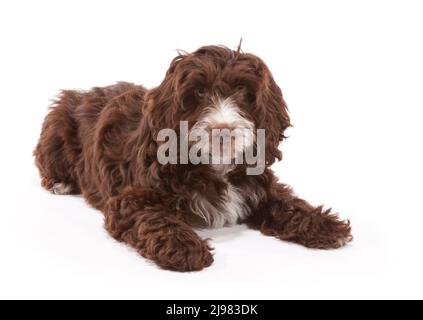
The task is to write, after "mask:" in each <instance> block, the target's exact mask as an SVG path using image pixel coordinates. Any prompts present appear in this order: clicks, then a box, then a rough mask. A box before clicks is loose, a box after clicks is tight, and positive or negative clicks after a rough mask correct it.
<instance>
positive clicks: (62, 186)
mask: <svg viewBox="0 0 423 320" xmlns="http://www.w3.org/2000/svg"><path fill="white" fill-rule="evenodd" d="M71 191H72V186H71V185H68V184H66V183H55V184H54V186H53V188H51V192H53V193H54V194H58V195H65V194H70V193H71Z"/></svg>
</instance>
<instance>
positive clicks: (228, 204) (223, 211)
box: [190, 183, 250, 228]
mask: <svg viewBox="0 0 423 320" xmlns="http://www.w3.org/2000/svg"><path fill="white" fill-rule="evenodd" d="M190 206H191V210H192V212H193V213H195V214H196V215H198V216H200V217H202V218H203V219H204V220H205V221H206V222H207V225H208V226H209V227H211V228H222V227H224V226H230V225H234V224H236V223H237V222H238V220H239V219H243V218H246V217H247V216H248V214H249V212H250V209H249V207H248V205H247V204H246V202H245V198H244V196H243V195H242V194H241V192H240V190H238V189H237V188H235V187H234V186H233V185H232V184H230V183H228V185H227V191H226V194H225V195H224V197H222V200H221V202H220V203H219V204H218V205H213V204H211V203H210V202H209V201H208V200H207V199H206V198H205V197H204V196H202V195H200V194H195V195H194V197H193V199H192V201H191V205H190Z"/></svg>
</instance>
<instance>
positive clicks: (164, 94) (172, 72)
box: [144, 50, 188, 139]
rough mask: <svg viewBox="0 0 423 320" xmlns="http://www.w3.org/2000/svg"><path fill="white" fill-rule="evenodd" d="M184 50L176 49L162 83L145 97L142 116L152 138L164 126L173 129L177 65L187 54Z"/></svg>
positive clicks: (177, 101) (176, 104) (176, 99)
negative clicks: (146, 122)
mask: <svg viewBox="0 0 423 320" xmlns="http://www.w3.org/2000/svg"><path fill="white" fill-rule="evenodd" d="M187 55H188V54H187V53H186V52H182V51H181V50H178V55H177V56H176V57H175V58H174V59H173V60H172V62H171V64H170V66H169V68H168V70H167V71H166V75H165V78H164V79H163V81H162V83H161V84H160V85H159V86H158V87H156V88H154V89H152V90H150V92H149V93H148V95H147V98H146V106H145V109H144V116H145V117H146V118H147V119H148V124H149V127H150V130H151V131H152V133H153V137H154V139H155V138H156V137H157V133H158V132H159V131H160V130H161V129H164V128H169V129H174V125H175V124H174V123H173V119H172V115H173V114H174V113H175V112H176V110H177V109H178V106H179V99H178V98H179V96H178V93H177V83H176V82H177V72H178V71H177V66H178V65H179V63H180V62H181V61H182V60H183V59H184V58H185V57H186V56H187Z"/></svg>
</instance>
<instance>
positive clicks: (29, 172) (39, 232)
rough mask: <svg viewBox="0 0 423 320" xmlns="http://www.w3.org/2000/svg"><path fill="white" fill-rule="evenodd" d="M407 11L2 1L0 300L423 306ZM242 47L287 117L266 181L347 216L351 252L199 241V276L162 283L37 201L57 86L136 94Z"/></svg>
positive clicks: (42, 194)
mask: <svg viewBox="0 0 423 320" xmlns="http://www.w3.org/2000/svg"><path fill="white" fill-rule="evenodd" d="M422 16H423V8H422V4H421V1H357V0H356V1H339V0H334V1H301V0H300V1H299V0H295V1H280V0H278V1H264V0H260V1H247V0H243V1H228V0H224V1H220V0H214V1H166V2H165V1H156V0H155V1H145V2H144V1H124V0H119V1H107V0H106V1H105V0H98V1H79V0H78V1H76V0H73V1H44V0H39V1H20V0H14V1H11V0H10V1H1V2H0V57H1V58H0V88H1V89H0V98H1V100H0V101H1V103H0V104H1V106H0V109H1V126H0V130H1V134H0V139H1V149H0V150H1V158H0V161H1V166H0V170H1V176H0V187H1V190H0V192H1V193H0V194H1V196H0V197H1V207H0V298H139V299H156V298H162V299H165V298H180V299H184V298H198V299H203V298H209V299H226V298H238V299H243V298H252V299H264V298H270V299H286V298H288V299H294V298H306V299H308V298H323V299H327V298H339V299H343V298H365V299H366V298H423V292H422V286H423V276H422V268H423V257H422V252H423V251H422V244H423V240H422V225H423V210H422V205H421V198H422V184H421V182H422V178H423V175H422V169H421V168H422V163H423V155H422V142H421V140H422V138H423V134H422V128H421V126H422V124H421V123H422V115H423V113H422V109H423V62H422V61H423V59H422V57H423V40H422V39H423V36H422V33H423V19H422ZM241 37H243V39H244V45H243V49H244V51H245V52H252V53H255V54H257V55H258V56H260V57H262V58H263V59H264V60H265V61H266V62H267V64H268V65H269V67H270V69H271V70H272V72H273V74H274V76H275V78H276V80H277V82H278V84H279V85H280V86H281V88H282V90H283V92H284V95H285V98H286V101H287V102H288V104H289V107H290V111H291V117H292V122H293V124H294V127H293V128H291V129H290V130H289V133H288V134H289V135H290V138H289V139H288V140H287V141H286V142H285V143H284V144H283V146H282V148H283V150H284V155H285V156H284V161H282V163H279V164H277V165H275V166H274V169H275V170H276V171H277V173H278V175H279V176H280V178H281V180H282V181H284V182H287V183H289V184H291V185H292V186H293V187H294V188H295V190H296V191H297V193H298V194H299V195H300V196H302V197H304V198H305V199H308V200H309V201H310V202H312V203H314V204H321V203H324V204H326V205H327V206H331V207H333V208H334V209H335V210H336V211H338V212H340V214H341V216H342V217H344V218H346V217H348V218H350V219H351V221H352V226H353V229H354V230H353V232H354V236H355V241H354V242H353V243H352V244H351V245H349V246H348V247H346V248H344V249H341V250H337V251H331V252H325V251H314V250H308V249H305V248H303V247H301V246H297V245H294V244H288V243H284V242H281V241H278V240H276V239H273V238H268V237H264V236H262V235H260V234H259V233H258V232H255V231H250V230H247V229H246V228H244V227H242V226H238V227H234V228H227V229H222V230H215V231H204V232H202V235H204V236H205V237H212V238H213V242H212V244H213V246H214V247H215V248H216V250H215V263H214V264H213V266H212V267H210V268H209V269H207V270H205V271H202V272H197V273H189V274H180V273H173V272H169V271H162V270H160V269H158V268H157V267H156V266H155V265H154V264H152V263H150V262H147V261H146V260H144V259H143V258H141V257H139V256H138V255H137V254H136V253H135V252H134V251H133V250H131V249H129V248H127V247H125V246H124V245H122V244H118V243H117V242H115V241H114V240H112V239H111V238H110V237H109V236H108V235H107V234H106V232H105V231H104V229H103V228H102V222H103V218H102V215H101V214H100V213H99V212H97V211H96V210H94V209H92V208H90V207H89V206H88V205H87V204H86V203H85V202H84V200H83V199H82V198H80V197H66V196H54V195H52V194H49V193H48V192H47V191H45V190H42V189H41V187H40V185H39V177H38V172H37V171H36V168H35V166H34V165H33V158H32V155H31V153H32V150H33V148H34V147H35V144H36V141H37V138H38V135H39V132H40V126H41V123H42V120H43V118H44V116H45V115H46V111H47V106H48V105H49V99H50V98H52V97H54V96H55V95H56V93H57V92H58V90H59V89H61V88H89V87H92V86H101V85H107V84H111V83H114V82H115V81H118V80H126V81H133V82H136V83H140V84H144V85H146V86H148V87H152V86H155V85H157V84H159V83H160V81H161V80H162V78H163V76H164V73H165V71H166V69H167V67H168V65H169V63H170V61H171V59H172V58H173V57H174V56H175V54H176V52H175V49H184V50H187V51H192V50H195V49H197V48H198V47H199V46H202V45H207V44H223V45H226V46H229V47H231V48H235V47H236V45H237V43H238V41H239V39H240V38H241Z"/></svg>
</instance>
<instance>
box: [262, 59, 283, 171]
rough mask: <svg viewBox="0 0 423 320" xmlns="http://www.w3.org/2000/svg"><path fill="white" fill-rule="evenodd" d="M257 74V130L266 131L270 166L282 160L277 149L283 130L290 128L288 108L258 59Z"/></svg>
mask: <svg viewBox="0 0 423 320" xmlns="http://www.w3.org/2000/svg"><path fill="white" fill-rule="evenodd" d="M257 62H258V63H257V72H258V75H259V78H260V84H259V89H258V91H257V93H256V107H257V110H258V112H259V114H258V115H257V116H258V118H259V128H261V129H265V130H266V163H267V164H269V165H271V164H273V163H274V162H275V160H276V159H278V160H281V159H282V153H281V152H280V150H279V149H278V146H279V143H280V142H281V141H282V139H284V138H285V136H284V132H285V130H286V129H287V128H288V127H290V126H291V122H290V119H289V115H288V108H287V105H286V103H285V101H284V99H283V96H282V91H281V89H280V88H279V86H278V85H277V84H276V82H275V80H274V79H273V76H272V74H271V72H270V70H269V69H268V67H267V66H266V65H265V63H264V62H263V61H261V60H260V59H258V61H257Z"/></svg>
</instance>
